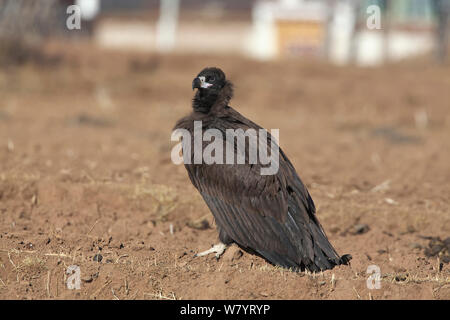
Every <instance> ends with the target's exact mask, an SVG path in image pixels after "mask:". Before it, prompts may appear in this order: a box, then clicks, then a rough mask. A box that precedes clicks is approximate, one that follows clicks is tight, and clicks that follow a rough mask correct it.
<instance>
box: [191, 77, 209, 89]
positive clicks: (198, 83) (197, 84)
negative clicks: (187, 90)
mask: <svg viewBox="0 0 450 320" xmlns="http://www.w3.org/2000/svg"><path fill="white" fill-rule="evenodd" d="M211 86H212V83H208V82H206V80H205V77H197V78H195V79H194V81H192V90H194V89H195V88H197V89H200V88H201V89H207V88H209V87H211Z"/></svg>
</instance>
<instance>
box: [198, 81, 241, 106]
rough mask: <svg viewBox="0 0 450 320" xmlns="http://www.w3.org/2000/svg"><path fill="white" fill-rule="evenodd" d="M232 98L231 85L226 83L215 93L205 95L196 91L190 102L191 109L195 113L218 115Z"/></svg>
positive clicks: (200, 91)
mask: <svg viewBox="0 0 450 320" xmlns="http://www.w3.org/2000/svg"><path fill="white" fill-rule="evenodd" d="M232 97H233V84H232V83H231V82H230V81H226V82H225V85H224V86H223V87H222V88H221V89H220V90H219V91H218V92H217V93H209V94H206V93H205V92H204V91H202V90H198V91H197V93H196V94H195V96H194V99H193V100H192V108H193V109H194V111H195V112H200V113H204V114H208V113H220V112H221V111H222V110H223V109H225V107H227V106H228V103H229V102H230V100H231V98H232Z"/></svg>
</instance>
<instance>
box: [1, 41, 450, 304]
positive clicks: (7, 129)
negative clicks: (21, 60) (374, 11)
mask: <svg viewBox="0 0 450 320" xmlns="http://www.w3.org/2000/svg"><path fill="white" fill-rule="evenodd" d="M49 50H50V51H51V52H52V54H57V55H59V56H60V61H59V62H51V61H50V62H49V63H47V64H41V65H37V64H35V63H29V64H25V65H22V66H20V67H7V68H3V69H1V70H0V96H1V99H0V151H1V152H0V299H47V298H50V299H449V298H450V265H449V263H448V258H449V257H448V255H449V252H448V250H449V249H448V240H447V244H446V243H443V242H439V240H438V239H437V237H439V238H440V239H441V240H445V239H446V238H447V237H448V236H449V234H450V186H449V180H450V166H449V163H450V139H449V137H450V113H449V110H450V109H449V108H450V90H449V88H450V69H449V67H448V66H446V67H438V66H433V65H432V64H430V63H429V61H427V59H424V60H418V61H413V62H406V63H402V64H399V65H393V66H385V67H382V68H378V69H358V68H352V67H346V68H338V67H332V66H327V65H323V64H318V63H315V62H299V61H284V62H273V63H259V62H254V61H249V60H245V59H242V58H232V57H207V56H204V57H202V56H195V57H193V56H170V57H157V56H148V55H147V56H146V55H136V54H133V55H132V54H125V53H112V52H108V51H99V50H96V49H94V48H91V47H89V46H87V45H82V44H77V45H67V47H66V48H64V49H61V48H58V47H57V46H56V47H52V48H50V49H49ZM55 61H58V59H56V60H55ZM205 66H220V67H222V68H223V69H224V70H225V72H226V73H227V75H228V76H229V78H230V79H231V80H232V81H233V82H234V83H235V87H236V90H235V98H234V99H233V100H232V106H234V107H235V108H236V109H238V110H239V111H240V112H241V113H243V114H244V115H246V116H248V117H249V118H250V119H252V120H254V121H255V122H257V123H259V124H260V125H262V126H264V127H265V128H267V129H271V128H279V129H280V144H281V146H282V147H283V149H284V150H285V152H286V153H287V155H288V156H289V157H290V159H291V161H292V162H293V164H294V165H295V167H296V168H297V171H298V172H299V174H300V176H301V178H302V179H303V181H304V182H305V183H306V185H307V186H308V188H309V190H310V193H311V195H312V197H313V199H314V200H315V202H316V206H317V208H318V212H317V214H318V217H319V219H320V221H321V222H322V225H323V226H324V228H325V230H326V232H327V234H328V236H329V238H330V241H331V242H332V243H333V245H334V246H335V247H336V249H337V250H338V252H339V253H340V254H344V253H350V254H352V255H353V260H352V263H351V266H349V267H347V266H343V267H338V268H335V269H333V270H331V271H326V272H323V273H320V274H307V273H293V272H290V271H287V270H283V269H280V268H276V267H273V266H271V265H269V264H268V263H266V262H265V261H264V260H263V259H261V258H259V257H256V256H253V255H250V254H247V253H244V254H243V255H241V254H240V252H239V250H238V249H237V248H234V247H232V248H230V249H228V251H227V253H226V254H225V255H224V256H223V257H221V258H220V259H219V260H216V259H215V257H213V256H210V257H202V258H194V257H193V255H194V253H196V252H198V251H200V250H205V249H207V248H208V247H210V246H211V245H212V244H213V243H216V241H217V233H216V230H215V225H214V221H213V219H212V216H211V214H210V213H209V210H208V208H207V207H206V205H205V204H204V202H203V201H202V199H201V198H200V196H199V194H198V193H197V191H196V190H195V189H194V187H193V186H192V185H191V183H190V181H189V179H188V176H187V173H186V172H185V169H184V167H183V166H176V165H174V164H173V163H172V162H171V160H170V152H171V148H172V146H173V145H174V144H175V143H173V142H171V141H170V134H171V129H172V127H173V125H174V124H175V122H176V120H177V119H179V118H180V117H181V116H183V115H185V114H187V113H188V112H190V102H191V97H192V94H193V93H192V91H191V88H190V86H191V81H192V79H193V77H194V76H195V75H196V74H197V73H198V72H199V70H201V69H202V68H203V67H205ZM171 231H172V232H171ZM426 237H434V238H433V239H431V238H426ZM446 245H447V248H446ZM71 265H76V266H79V267H80V271H81V280H82V281H81V289H79V290H69V289H67V286H66V281H67V277H68V275H67V274H66V271H67V268H68V267H69V266H71ZM369 265H377V266H379V268H380V270H381V276H382V278H381V288H380V289H374V290H369V289H368V288H367V285H366V280H367V278H368V275H367V274H366V270H367V267H368V266H369Z"/></svg>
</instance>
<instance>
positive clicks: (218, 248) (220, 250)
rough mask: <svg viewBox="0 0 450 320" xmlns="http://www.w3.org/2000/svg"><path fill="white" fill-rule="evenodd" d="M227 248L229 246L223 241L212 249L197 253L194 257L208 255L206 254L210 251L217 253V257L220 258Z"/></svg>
mask: <svg viewBox="0 0 450 320" xmlns="http://www.w3.org/2000/svg"><path fill="white" fill-rule="evenodd" d="M226 248H227V245H226V244H224V243H222V242H220V243H218V244H216V245H214V246H213V247H212V248H211V249H208V250H206V251H203V252H200V253H197V254H195V255H194V257H203V256H206V255H208V254H210V253H215V254H216V258H217V259H219V258H220V256H221V255H222V254H223V253H224V252H225V249H226Z"/></svg>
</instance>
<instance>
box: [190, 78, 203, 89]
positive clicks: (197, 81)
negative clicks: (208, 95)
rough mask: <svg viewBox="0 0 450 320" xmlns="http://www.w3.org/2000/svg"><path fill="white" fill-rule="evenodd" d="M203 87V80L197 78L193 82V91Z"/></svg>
mask: <svg viewBox="0 0 450 320" xmlns="http://www.w3.org/2000/svg"><path fill="white" fill-rule="evenodd" d="M201 86H202V82H201V80H200V79H199V78H195V79H194V80H193V81H192V90H194V89H195V88H197V89H200V88H201Z"/></svg>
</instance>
